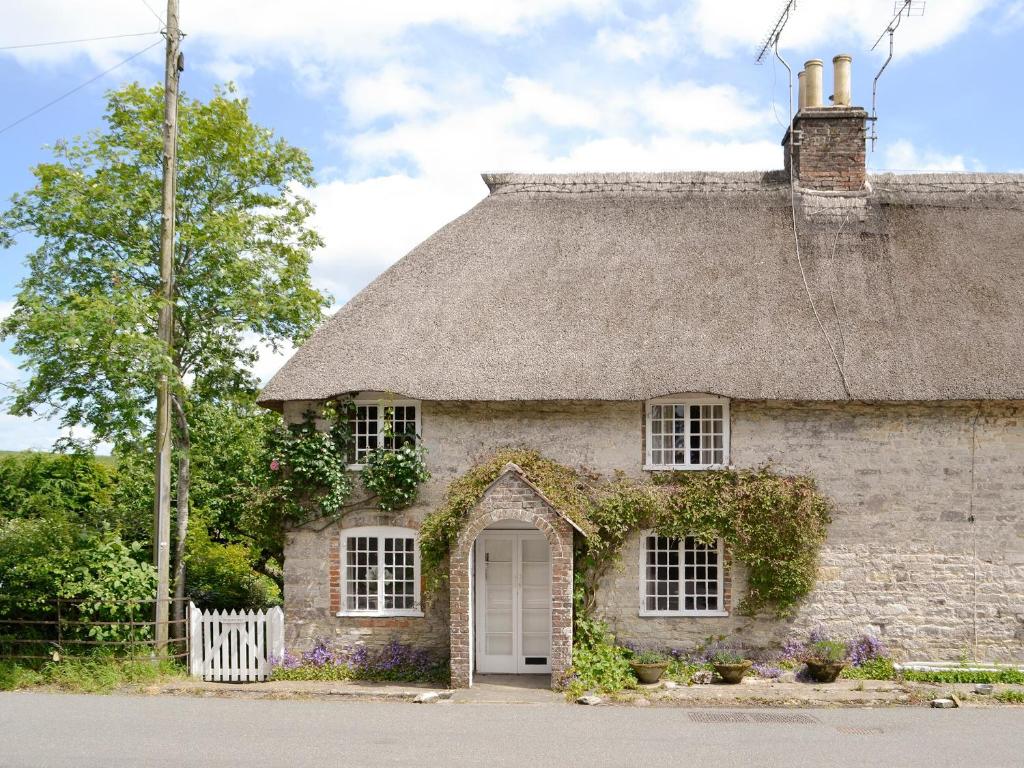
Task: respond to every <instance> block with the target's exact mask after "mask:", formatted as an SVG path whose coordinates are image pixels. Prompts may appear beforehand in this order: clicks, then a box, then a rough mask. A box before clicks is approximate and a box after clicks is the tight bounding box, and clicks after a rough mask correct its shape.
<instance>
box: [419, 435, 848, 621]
mask: <svg viewBox="0 0 1024 768" xmlns="http://www.w3.org/2000/svg"><path fill="white" fill-rule="evenodd" d="M509 462H513V463H515V464H517V465H518V466H519V467H520V468H521V469H522V470H523V472H524V474H525V475H526V477H527V478H528V479H529V480H530V482H532V483H533V484H534V485H536V486H537V487H538V488H540V489H541V491H542V492H543V493H544V495H545V496H547V497H548V499H550V500H551V502H552V503H553V504H554V505H555V506H556V507H557V508H558V510H559V511H560V512H562V513H563V514H565V515H567V516H568V517H570V518H571V519H572V520H573V522H575V523H577V525H579V526H580V527H581V528H582V529H583V530H585V531H587V533H588V536H587V538H586V539H585V540H584V542H583V544H582V548H581V551H580V552H579V553H578V554H577V558H576V563H577V580H578V582H579V583H580V585H581V587H582V592H583V595H582V598H583V599H582V601H581V603H580V604H579V607H580V608H581V609H582V611H584V612H586V613H589V612H590V610H591V609H592V608H593V606H594V600H595V598H596V593H597V586H598V584H599V582H600V580H601V578H602V576H604V574H605V573H607V572H608V569H609V568H610V567H611V566H612V565H613V564H615V563H616V562H617V561H618V559H619V556H620V552H621V550H622V547H623V545H624V544H625V542H626V540H627V539H628V538H629V536H631V535H632V534H634V533H636V532H637V531H639V530H642V529H648V528H650V529H653V530H654V531H656V532H657V533H658V534H659V535H662V536H671V537H679V538H682V537H685V536H696V537H697V538H698V539H701V540H703V541H706V542H710V541H711V540H712V539H715V538H717V537H721V538H722V539H724V540H725V542H726V544H727V545H728V546H729V547H730V549H731V552H732V555H733V557H734V558H735V560H737V561H738V562H741V563H743V564H744V565H746V566H747V568H748V569H749V576H748V583H749V590H748V593H747V594H746V595H745V596H744V598H743V601H742V603H741V605H740V610H741V611H742V612H744V613H748V614H753V613H757V612H758V611H761V610H774V611H775V612H777V613H779V614H785V613H788V612H790V611H791V610H792V609H793V608H794V607H795V605H796V604H797V603H798V602H799V601H800V600H801V599H802V598H803V597H805V596H806V595H807V594H808V593H809V592H810V591H811V589H813V587H814V582H815V576H816V573H817V564H818V552H819V550H820V549H821V545H822V544H823V542H824V541H825V535H826V532H827V527H828V524H829V522H830V520H831V514H830V513H831V504H830V502H829V500H828V499H826V498H825V497H824V496H823V495H822V494H821V493H819V492H818V490H817V488H816V487H815V483H814V480H813V479H812V478H810V477H804V476H784V475H779V474H777V473H775V472H772V471H771V470H770V469H768V468H766V467H763V468H760V469H755V470H710V471H701V472H667V473H658V474H656V475H654V478H653V479H652V480H649V481H643V482H641V481H636V480H631V479H628V478H624V477H622V476H618V477H616V478H613V479H612V480H603V479H601V478H600V477H598V476H597V475H594V474H592V473H588V472H585V471H580V470H575V469H572V468H569V467H566V466H563V465H561V464H558V463H557V462H554V461H551V460H550V459H547V458H544V457H543V456H541V455H540V454H539V453H537V452H536V451H532V450H528V449H503V450H501V451H498V452H497V453H496V454H495V455H494V456H493V457H491V458H490V459H488V460H486V461H484V462H483V463H481V464H478V465H477V466H475V467H473V468H472V469H471V470H469V472H467V473H466V474H465V475H463V476H462V477H460V478H458V479H457V480H455V481H454V482H453V483H452V484H451V485H450V486H449V488H448V493H447V495H446V497H445V501H444V504H443V505H442V506H441V507H440V508H439V509H437V510H436V511H434V512H433V513H431V514H430V515H429V516H428V517H427V518H426V519H425V520H424V521H423V524H422V526H421V527H420V552H421V558H422V572H423V574H424V576H425V578H426V584H427V588H428V589H430V590H435V589H437V588H438V587H439V586H440V585H441V584H443V582H444V580H445V578H446V575H447V574H446V573H445V570H444V568H445V563H446V560H447V555H448V552H449V551H450V549H451V547H452V545H453V544H454V543H455V541H456V539H457V538H458V535H459V531H460V530H461V528H462V525H463V523H464V522H465V520H466V517H467V515H468V514H469V512H470V510H471V509H472V508H473V507H474V506H476V504H477V503H478V502H479V501H480V499H481V498H482V497H483V494H484V492H485V491H486V490H487V487H488V486H489V485H490V484H491V483H492V482H494V480H496V479H497V478H498V476H499V475H500V474H501V471H502V469H503V468H504V467H505V465H506V464H508V463H509Z"/></svg>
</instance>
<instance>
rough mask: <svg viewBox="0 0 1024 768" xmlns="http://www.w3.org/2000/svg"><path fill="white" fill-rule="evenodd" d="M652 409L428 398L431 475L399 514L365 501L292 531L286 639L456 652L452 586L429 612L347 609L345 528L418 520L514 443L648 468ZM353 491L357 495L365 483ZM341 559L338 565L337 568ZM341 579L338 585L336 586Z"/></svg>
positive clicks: (577, 459) (297, 408)
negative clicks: (352, 613) (372, 614)
mask: <svg viewBox="0 0 1024 768" xmlns="http://www.w3.org/2000/svg"><path fill="white" fill-rule="evenodd" d="M315 406H316V403H311V402H301V401H299V402H290V403H286V405H285V418H286V419H288V420H290V421H299V420H301V418H302V414H303V413H305V412H306V411H307V410H309V409H311V408H315ZM642 420H643V409H642V407H641V406H640V405H639V404H638V403H607V402H599V403H567V402H551V403H519V404H516V403H455V402H448V403H438V402H425V403H423V404H422V414H421V427H422V436H423V442H424V445H425V446H426V447H427V450H428V456H427V459H428V465H429V468H430V472H431V474H432V478H431V479H430V480H429V481H428V482H426V483H424V485H423V486H421V488H420V497H419V499H418V500H417V503H416V504H415V505H414V506H413V507H410V508H409V509H406V510H403V511H402V512H400V513H397V514H393V515H382V514H380V513H379V512H378V511H377V510H375V509H374V508H372V507H367V506H363V507H359V506H356V507H354V508H353V509H352V511H351V512H349V513H348V514H346V515H345V516H344V517H343V518H342V520H341V521H339V522H338V523H331V524H329V525H327V526H326V527H325V526H324V524H323V523H313V524H311V525H309V526H304V527H301V528H297V529H294V530H291V531H289V532H288V533H287V535H286V539H285V562H284V600H285V617H286V620H285V633H286V634H285V642H286V644H287V647H288V648H289V649H291V650H293V651H301V650H304V649H306V648H309V647H310V646H312V645H313V643H314V642H316V640H317V639H318V638H324V639H327V640H330V641H332V642H336V643H343V644H344V643H356V642H361V643H364V644H366V645H369V646H380V645H384V644H386V643H387V642H389V641H390V640H392V639H395V640H398V641H400V642H403V643H410V644H412V645H415V646H416V647H418V648H427V649H430V650H432V651H434V652H435V653H437V654H439V655H447V654H448V652H449V631H448V626H449V614H450V611H449V601H448V596H447V595H446V594H445V595H437V596H433V597H432V598H431V599H430V600H429V601H425V605H424V614H425V615H424V616H423V617H422V618H420V617H401V618H353V617H339V616H336V615H335V614H336V613H337V606H336V605H334V606H332V600H331V597H332V578H333V579H334V580H335V583H337V580H338V579H339V578H340V563H339V562H338V549H337V548H338V545H339V543H340V531H341V530H342V529H343V528H352V527H357V526H363V525H395V526H401V527H408V528H418V527H419V524H420V521H422V519H423V517H424V516H425V515H427V514H428V513H429V512H430V511H431V510H432V509H435V508H436V507H437V506H438V505H439V504H440V503H441V501H442V499H443V498H444V492H445V489H446V488H447V487H448V484H449V483H450V482H451V481H452V480H453V479H455V478H456V477H458V476H459V475H461V474H463V473H464V472H465V471H466V470H467V469H469V468H470V467H471V466H473V464H475V463H476V462H477V461H478V460H480V459H483V458H486V457H487V456H489V455H491V454H492V453H494V451H495V450H497V449H498V448H501V447H506V446H528V447H532V448H536V449H538V450H540V451H542V452H543V453H544V454H545V455H547V456H550V457H551V458H553V459H556V460H557V461H561V462H563V463H566V464H570V465H581V466H588V467H591V468H593V469H595V470H597V471H599V472H603V473H611V472H614V471H615V470H616V469H620V468H622V469H627V470H631V471H632V473H633V474H635V475H640V474H641V472H640V466H641V463H642V451H643V437H642ZM354 498H358V491H357V494H356V496H355V497H354ZM332 569H333V570H334V574H332ZM335 589H336V587H335Z"/></svg>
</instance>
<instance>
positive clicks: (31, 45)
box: [0, 30, 160, 51]
mask: <svg viewBox="0 0 1024 768" xmlns="http://www.w3.org/2000/svg"><path fill="white" fill-rule="evenodd" d="M159 34H160V32H158V31H155V30H154V31H153V32H131V33H129V34H127V35H104V36H103V37H80V38H78V39H77V40H54V41H52V42H49V43H26V44H24V45H4V46H0V51H14V50H18V49H20V48H44V47H46V46H50V45H71V44H72V43H91V42H93V41H94V40H117V39H119V38H122V37H145V36H146V35H159Z"/></svg>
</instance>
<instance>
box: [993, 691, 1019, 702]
mask: <svg viewBox="0 0 1024 768" xmlns="http://www.w3.org/2000/svg"><path fill="white" fill-rule="evenodd" d="M992 698H994V699H995V700H996V701H999V702H1002V703H1003V704H1024V691H1014V690H1009V691H999V692H998V693H996V694H995V695H994V696H993V697H992Z"/></svg>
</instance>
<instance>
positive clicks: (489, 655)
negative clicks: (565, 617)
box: [476, 531, 551, 674]
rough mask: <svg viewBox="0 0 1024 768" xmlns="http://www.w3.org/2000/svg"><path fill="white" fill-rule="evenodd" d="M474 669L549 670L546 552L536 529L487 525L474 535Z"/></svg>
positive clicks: (548, 561) (485, 671)
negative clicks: (490, 527)
mask: <svg viewBox="0 0 1024 768" xmlns="http://www.w3.org/2000/svg"><path fill="white" fill-rule="evenodd" d="M476 608H477V610H476V669H477V672H480V673H482V674H488V673H492V674H493V673H519V674H529V673H539V672H550V671H551V658H550V657H551V556H550V548H549V547H548V540H547V539H546V538H545V536H544V534H543V533H541V532H540V531H491V532H487V531H485V532H484V533H481V534H480V537H479V538H478V539H477V541H476Z"/></svg>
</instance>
